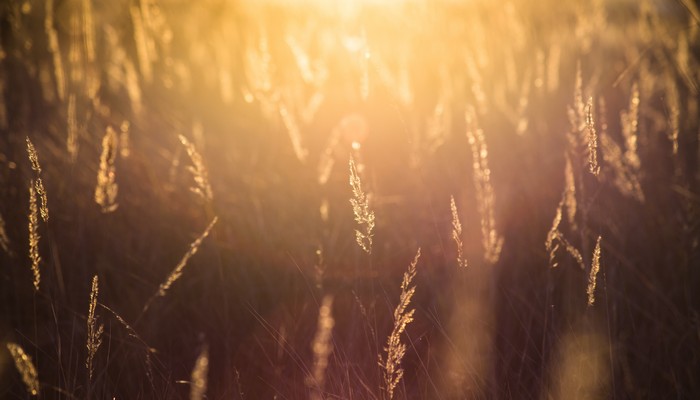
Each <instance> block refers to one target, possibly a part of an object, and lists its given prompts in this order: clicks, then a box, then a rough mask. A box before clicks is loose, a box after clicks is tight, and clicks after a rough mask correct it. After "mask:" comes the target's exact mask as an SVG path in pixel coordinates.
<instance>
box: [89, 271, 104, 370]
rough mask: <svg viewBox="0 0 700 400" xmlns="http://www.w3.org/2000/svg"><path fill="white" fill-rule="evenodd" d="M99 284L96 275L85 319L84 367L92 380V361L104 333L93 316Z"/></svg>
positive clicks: (102, 326) (95, 316)
mask: <svg viewBox="0 0 700 400" xmlns="http://www.w3.org/2000/svg"><path fill="white" fill-rule="evenodd" d="M98 285H99V282H98V279H97V275H95V276H94V277H93V278H92V288H91V289H90V303H89V306H88V317H87V341H86V347H87V358H86V359H85V367H86V368H87V370H88V377H89V378H90V380H92V373H93V360H94V359H95V354H97V350H98V349H99V348H100V345H101V344H102V333H103V332H104V325H102V324H100V325H99V326H98V325H97V318H98V317H97V315H96V314H95V309H96V307H97V295H98V293H99V286H98Z"/></svg>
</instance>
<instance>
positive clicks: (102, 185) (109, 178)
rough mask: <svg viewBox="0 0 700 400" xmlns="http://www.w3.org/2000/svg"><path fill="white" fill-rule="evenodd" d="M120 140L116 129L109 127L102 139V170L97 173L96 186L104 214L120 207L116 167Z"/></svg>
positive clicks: (96, 194) (98, 199)
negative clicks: (115, 162)
mask: <svg viewBox="0 0 700 400" xmlns="http://www.w3.org/2000/svg"><path fill="white" fill-rule="evenodd" d="M118 140H119V139H118V137H117V134H116V132H114V129H112V127H111V126H108V127H107V129H106V131H105V135H104V136H103V137H102V153H101V154H100V169H99V170H98V171H97V185H96V186H95V202H96V203H97V204H99V205H100V207H101V208H102V212H103V213H109V212H113V211H115V210H116V209H117V207H118V204H117V192H118V190H119V187H118V185H117V182H116V167H115V165H114V161H115V160H116V158H117V147H118Z"/></svg>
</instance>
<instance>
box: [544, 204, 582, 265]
mask: <svg viewBox="0 0 700 400" xmlns="http://www.w3.org/2000/svg"><path fill="white" fill-rule="evenodd" d="M565 198H566V191H565V192H564V195H563V198H562V200H561V201H560V202H559V205H558V206H557V210H556V213H555V214H554V219H553V220H552V227H551V228H550V229H549V232H547V239H546V240H545V243H544V246H545V249H546V250H547V254H548V255H549V266H550V267H551V268H554V267H557V266H558V265H559V263H557V262H556V253H557V250H559V249H560V248H561V246H563V247H564V249H565V250H566V252H567V253H569V255H571V257H572V258H573V259H574V260H575V261H576V263H577V264H578V266H579V267H580V268H581V269H582V270H585V269H586V265H585V264H584V262H583V257H582V256H581V253H580V252H579V251H578V249H576V247H574V245H572V244H571V243H570V242H569V241H568V240H567V239H566V237H564V233H562V231H561V230H560V229H559V224H561V219H562V208H563V206H564V203H565Z"/></svg>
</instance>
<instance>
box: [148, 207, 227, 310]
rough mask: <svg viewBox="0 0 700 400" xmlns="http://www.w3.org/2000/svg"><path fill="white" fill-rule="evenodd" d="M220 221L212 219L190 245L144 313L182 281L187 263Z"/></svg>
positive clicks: (215, 218) (216, 218)
mask: <svg viewBox="0 0 700 400" xmlns="http://www.w3.org/2000/svg"><path fill="white" fill-rule="evenodd" d="M218 220H219V218H218V217H214V219H212V221H211V222H210V223H209V225H208V226H207V227H206V229H204V232H202V234H201V235H200V236H199V237H198V238H197V239H195V240H194V241H193V242H192V243H190V248H189V250H187V253H185V255H184V256H183V257H182V259H181V260H180V262H179V263H178V264H177V265H176V266H175V269H173V271H172V272H171V273H170V275H168V277H167V278H166V279H165V282H163V283H161V284H160V286H159V287H158V291H157V292H156V294H155V295H154V296H153V297H151V299H150V300H149V301H148V302H147V303H146V305H145V306H144V311H145V310H147V309H148V307H149V306H150V304H151V302H152V301H153V300H154V299H155V297H158V296H160V297H163V296H165V294H166V292H167V291H168V289H170V287H171V286H172V285H173V283H175V281H177V280H178V279H180V277H181V276H182V271H183V270H184V269H185V267H186V266H187V262H188V261H189V260H190V258H192V257H193V256H194V255H195V254H197V250H199V246H201V245H202V242H203V241H204V239H206V238H207V236H209V233H210V232H211V230H212V229H213V228H214V225H216V222H217V221H218Z"/></svg>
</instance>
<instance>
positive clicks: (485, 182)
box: [465, 108, 503, 264]
mask: <svg viewBox="0 0 700 400" xmlns="http://www.w3.org/2000/svg"><path fill="white" fill-rule="evenodd" d="M465 118H466V122H467V139H468V140H469V146H470V147H471V150H472V159H473V162H472V165H473V174H474V187H475V189H476V201H477V204H478V209H479V215H480V216H481V240H482V244H483V248H484V260H485V261H486V262H487V263H488V264H495V263H496V262H497V261H498V259H499V257H500V255H501V248H502V247H503V236H501V235H500V234H499V233H498V231H497V230H496V219H495V217H494V213H495V211H494V206H495V201H496V200H495V197H494V193H493V186H491V170H490V169H489V165H488V149H487V147H486V139H485V138H484V132H483V131H482V130H481V128H479V127H478V125H477V123H476V113H475V112H474V109H473V108H469V109H468V110H467V112H466V114H465Z"/></svg>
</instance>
